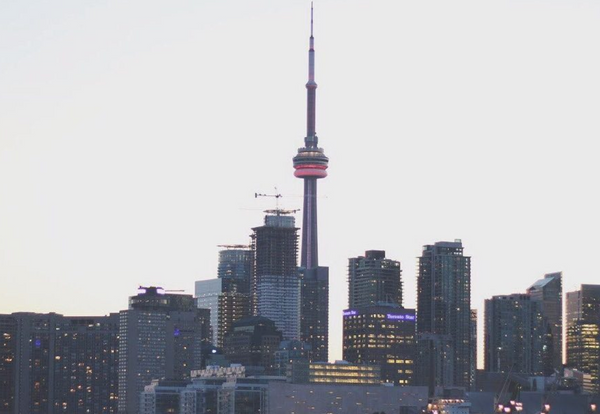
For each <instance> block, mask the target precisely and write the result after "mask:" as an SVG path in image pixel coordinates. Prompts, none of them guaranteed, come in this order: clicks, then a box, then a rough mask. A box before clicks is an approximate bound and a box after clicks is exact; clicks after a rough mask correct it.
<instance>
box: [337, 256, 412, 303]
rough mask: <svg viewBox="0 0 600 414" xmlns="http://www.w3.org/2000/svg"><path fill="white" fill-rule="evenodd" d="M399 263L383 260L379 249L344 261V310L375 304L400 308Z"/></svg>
mask: <svg viewBox="0 0 600 414" xmlns="http://www.w3.org/2000/svg"><path fill="white" fill-rule="evenodd" d="M401 273H402V270H401V269H400V262H399V261H396V260H391V259H386V257H385V251H383V250H368V251H366V252H365V255H364V256H359V257H353V258H350V259H349V260H348V307H350V308H359V307H364V306H373V305H377V304H379V303H392V304H395V305H398V306H402V279H401V277H400V275H401Z"/></svg>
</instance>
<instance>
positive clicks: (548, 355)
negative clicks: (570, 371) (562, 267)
mask: <svg viewBox="0 0 600 414" xmlns="http://www.w3.org/2000/svg"><path fill="white" fill-rule="evenodd" d="M527 294H528V295H529V296H531V299H532V300H534V301H536V302H538V303H539V304H540V310H541V312H542V315H543V317H544V324H545V332H544V351H543V355H542V359H543V373H544V375H552V374H554V372H555V371H556V372H560V371H561V368H562V360H563V353H562V343H563V341H562V335H563V312H562V308H563V300H562V272H556V273H548V274H546V275H544V278H543V279H540V280H538V281H536V282H535V283H534V284H533V285H531V286H530V287H529V289H527Z"/></svg>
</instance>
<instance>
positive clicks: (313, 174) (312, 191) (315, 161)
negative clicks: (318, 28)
mask: <svg viewBox="0 0 600 414" xmlns="http://www.w3.org/2000/svg"><path fill="white" fill-rule="evenodd" d="M306 95H307V105H306V106H307V108H306V138H304V147H302V148H299V149H298V155H296V156H295V157H294V168H295V170H296V171H294V175H295V176H296V177H298V178H302V179H303V180H304V210H303V216H302V257H301V260H300V266H301V267H305V268H307V269H311V268H315V267H317V266H319V251H318V240H317V180H318V179H319V178H325V177H327V164H328V163H329V159H328V158H327V157H326V156H325V153H324V152H323V149H322V148H319V147H318V146H317V145H318V143H319V138H317V133H316V132H315V124H316V122H315V118H316V104H317V83H316V82H315V38H314V36H313V8H312V5H311V8H310V48H309V49H308V82H307V83H306Z"/></svg>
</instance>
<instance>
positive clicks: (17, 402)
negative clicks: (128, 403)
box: [0, 313, 119, 414]
mask: <svg viewBox="0 0 600 414" xmlns="http://www.w3.org/2000/svg"><path fill="white" fill-rule="evenodd" d="M118 321H119V318H118V314H111V315H110V316H91V317H87V316H86V317H72V316H63V315H59V314H56V313H49V314H39V313H13V314H11V315H0V413H2V414H14V413H28V414H30V413H31V414H45V413H58V412H64V413H73V414H80V413H81V414H83V413H92V412H93V413H116V412H117V360H118Z"/></svg>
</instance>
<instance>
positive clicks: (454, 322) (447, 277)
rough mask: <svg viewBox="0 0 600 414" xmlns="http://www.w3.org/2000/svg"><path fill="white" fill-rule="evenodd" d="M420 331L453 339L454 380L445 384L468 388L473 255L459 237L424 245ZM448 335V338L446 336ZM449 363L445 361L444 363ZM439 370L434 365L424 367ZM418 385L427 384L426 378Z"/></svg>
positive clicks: (419, 283) (419, 278) (419, 279)
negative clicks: (464, 250)
mask: <svg viewBox="0 0 600 414" xmlns="http://www.w3.org/2000/svg"><path fill="white" fill-rule="evenodd" d="M417 314H418V315H419V317H418V319H417V333H419V334H435V335H441V337H440V339H443V340H445V339H447V338H450V340H451V344H450V345H451V348H452V353H451V354H442V355H452V359H451V360H449V361H447V363H449V364H451V365H452V375H453V378H452V381H451V383H449V384H448V383H443V384H442V381H441V379H439V378H438V379H436V380H435V381H434V382H435V383H437V384H440V385H445V386H457V387H465V388H469V387H470V385H471V369H472V364H471V355H472V352H473V351H472V345H471V341H472V335H471V258H470V257H468V256H465V255H464V253H463V245H462V243H461V241H460V240H456V241H454V242H437V243H435V244H433V245H427V246H424V247H423V254H422V255H421V257H420V258H419V269H418V276H417ZM444 338H445V339H444ZM443 364H446V361H445V362H443ZM425 371H426V372H436V368H435V367H429V368H428V369H425ZM417 384H419V385H421V384H423V385H427V379H423V381H421V379H418V382H417Z"/></svg>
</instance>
